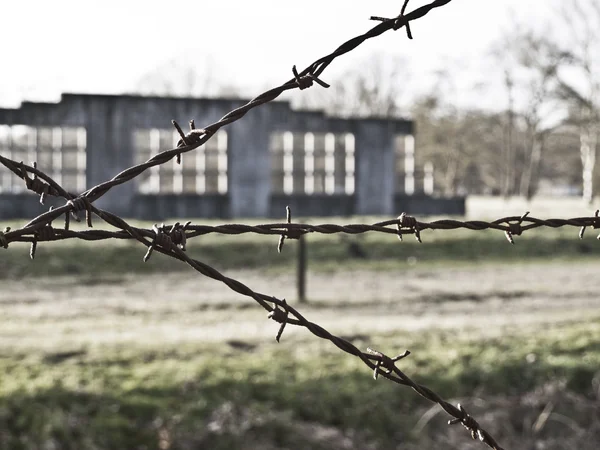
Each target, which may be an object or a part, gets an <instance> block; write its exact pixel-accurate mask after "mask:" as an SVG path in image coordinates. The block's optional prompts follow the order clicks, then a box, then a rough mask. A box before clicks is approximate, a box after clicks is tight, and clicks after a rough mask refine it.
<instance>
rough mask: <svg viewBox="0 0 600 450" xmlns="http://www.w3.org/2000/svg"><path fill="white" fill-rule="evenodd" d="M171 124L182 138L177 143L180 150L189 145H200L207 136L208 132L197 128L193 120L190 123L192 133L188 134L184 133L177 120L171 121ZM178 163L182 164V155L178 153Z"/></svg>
mask: <svg viewBox="0 0 600 450" xmlns="http://www.w3.org/2000/svg"><path fill="white" fill-rule="evenodd" d="M171 123H172V124H173V126H174V127H175V129H176V130H177V133H178V134H179V137H180V138H181V139H179V141H177V147H178V148H179V147H184V146H187V145H195V144H199V143H200V142H201V140H202V138H204V137H205V136H206V134H207V131H206V130H205V129H204V128H196V124H195V123H194V120H193V119H192V120H190V121H189V124H190V132H189V133H187V134H185V133H184V132H183V130H182V129H181V127H180V126H179V124H178V123H177V122H176V121H175V120H171ZM176 161H177V164H181V153H177V159H176Z"/></svg>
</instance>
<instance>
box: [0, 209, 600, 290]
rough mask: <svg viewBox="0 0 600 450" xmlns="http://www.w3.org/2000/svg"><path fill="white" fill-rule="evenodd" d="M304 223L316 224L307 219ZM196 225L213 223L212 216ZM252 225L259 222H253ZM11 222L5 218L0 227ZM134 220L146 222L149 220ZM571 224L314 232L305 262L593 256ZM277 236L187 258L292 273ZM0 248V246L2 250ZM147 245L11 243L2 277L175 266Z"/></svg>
mask: <svg viewBox="0 0 600 450" xmlns="http://www.w3.org/2000/svg"><path fill="white" fill-rule="evenodd" d="M374 221H376V219H374V218H353V219H347V220H344V219H341V218H336V219H331V220H330V222H332V223H358V222H363V223H370V222H374ZM306 222H307V223H322V220H318V219H306ZM194 223H210V224H216V223H217V222H215V221H214V220H211V221H206V220H204V221H203V220H197V221H194ZM251 223H257V222H256V221H252V222H251ZM4 225H12V226H14V225H15V224H14V223H10V224H8V223H3V224H0V226H4ZM136 225H139V226H145V227H150V226H151V225H150V224H148V223H141V222H136ZM577 231H578V230H577V229H575V228H561V229H537V230H531V231H529V232H527V233H525V234H523V235H522V236H515V241H516V243H515V245H510V244H509V243H508V242H507V240H506V238H505V237H504V234H503V233H502V232H499V231H489V230H488V231H469V230H451V231H441V230H435V231H431V230H430V231H424V232H423V233H422V238H423V243H422V244H419V243H417V242H416V241H415V239H414V238H413V237H412V236H407V237H405V239H404V241H403V242H398V239H397V238H396V237H395V236H393V235H384V234H380V233H367V234H362V235H341V234H335V235H320V234H310V235H308V236H307V237H306V240H307V244H308V245H307V248H308V262H309V265H310V266H312V267H316V266H318V267H319V270H320V271H331V270H336V269H339V268H340V267H344V268H346V269H369V270H397V269H406V268H407V267H411V266H414V265H416V264H418V265H421V266H422V265H439V264H442V265H447V264H448V263H451V264H453V265H454V264H482V263H487V262H492V263H496V262H509V263H510V262H526V261H534V262H542V261H552V260H554V261H556V260H566V261H568V260H574V259H577V260H596V259H597V257H598V255H600V242H598V241H597V240H595V239H594V235H593V232H592V231H588V233H587V235H586V236H585V239H583V240H580V239H578V238H577ZM277 241H278V237H277V236H260V235H253V234H244V235H237V236H226V235H218V234H209V235H205V236H201V237H198V238H195V239H193V240H191V241H190V242H189V243H188V253H189V255H190V256H191V257H193V258H196V259H199V260H201V261H203V262H206V263H208V264H211V265H213V266H214V267H216V268H217V269H219V270H224V269H236V268H253V269H264V270H269V271H278V270H290V269H291V268H293V267H294V266H295V264H296V252H297V244H296V242H294V241H292V240H288V241H287V243H286V245H285V247H284V250H283V252H282V253H281V254H279V253H277ZM0 250H1V249H0ZM145 253H146V249H145V247H143V246H142V245H141V244H139V243H137V242H134V241H116V240H111V241H105V242H85V241H78V240H69V241H64V242H52V243H42V244H40V245H39V246H38V250H37V254H36V259H35V260H34V261H31V260H30V259H29V257H28V246H27V245H25V244H19V243H13V244H11V246H10V249H9V251H2V252H1V253H0V277H3V278H7V277H16V278H21V277H29V276H55V275H87V276H89V277H93V276H96V277H98V276H102V275H111V274H112V275H115V276H120V275H122V274H124V273H132V274H144V273H157V272H162V273H164V272H171V271H176V270H180V267H181V266H180V264H178V263H174V262H173V261H172V260H170V259H168V258H164V257H153V258H151V259H150V260H149V261H148V262H147V263H145V264H144V263H143V262H142V257H143V256H144V254H145Z"/></svg>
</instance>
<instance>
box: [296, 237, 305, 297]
mask: <svg viewBox="0 0 600 450" xmlns="http://www.w3.org/2000/svg"><path fill="white" fill-rule="evenodd" d="M305 239H306V238H305V236H300V238H299V239H298V263H297V265H296V287H297V290H298V302H299V303H306V240H305Z"/></svg>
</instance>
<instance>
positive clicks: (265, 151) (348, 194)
mask: <svg viewBox="0 0 600 450" xmlns="http://www.w3.org/2000/svg"><path fill="white" fill-rule="evenodd" d="M243 103H245V102H244V101H242V100H239V99H235V100H234V99H204V98H165V97H142V96H133V95H114V96H113V95H80V94H63V95H62V98H61V100H60V102H58V103H33V102H24V103H23V104H22V105H21V106H20V107H19V108H17V109H0V154H2V155H4V156H6V157H9V158H12V159H14V160H17V161H20V160H22V161H24V162H26V163H31V162H33V161H36V162H37V165H38V168H39V169H41V170H43V171H44V172H46V173H47V174H49V175H51V176H52V177H53V178H54V179H55V181H57V182H58V183H59V184H61V185H62V186H63V187H64V188H65V189H67V190H68V191H69V192H72V193H80V192H82V191H84V190H85V189H86V188H89V187H92V186H94V185H96V184H99V183H101V182H103V181H106V180H108V179H110V178H112V177H113V176H115V175H116V174H117V173H119V172H121V171H123V170H125V169H126V168H128V167H130V166H132V165H134V164H137V163H140V162H143V161H145V160H147V159H148V158H150V157H151V156H152V155H154V154H156V153H158V152H159V151H162V150H167V149H170V148H173V147H174V146H175V142H177V140H178V139H179V136H178V135H177V134H176V132H175V130H174V129H173V127H172V126H171V122H170V121H171V120H172V119H175V120H177V121H178V122H179V123H180V124H182V125H183V124H187V122H188V120H190V119H194V120H195V122H196V124H197V125H198V126H200V127H201V126H204V125H207V124H210V123H213V122H216V121H217V120H218V119H219V118H220V117H222V116H223V115H224V114H226V113H227V112H229V111H230V110H232V109H234V108H236V107H238V106H240V105H242V104H243ZM413 133H414V130H413V124H412V122H411V121H408V120H398V119H377V118H370V119H343V118H336V117H330V116H327V115H325V114H324V113H322V112H315V111H298V110H294V109H292V108H291V107H290V105H289V103H287V102H271V103H269V104H266V105H262V106H260V107H258V108H256V109H254V110H252V111H250V112H249V113H248V114H247V115H246V116H245V117H244V118H243V119H241V120H239V121H238V122H235V123H233V124H231V125H229V126H227V127H225V128H223V129H222V130H220V131H219V132H218V133H217V134H216V135H215V136H213V138H212V139H211V140H209V141H208V142H207V143H206V145H204V146H202V147H200V148H198V149H196V150H195V151H193V152H190V153H187V154H184V155H183V158H182V159H183V161H182V164H181V165H178V164H176V163H175V160H173V161H170V162H169V163H167V164H164V165H162V166H160V167H154V168H152V169H150V170H148V171H147V172H145V173H144V174H142V175H141V176H139V177H138V178H136V179H135V180H134V181H132V182H130V183H126V184H124V185H121V186H118V187H116V188H114V189H112V190H111V191H110V192H109V193H107V194H106V195H105V196H104V197H102V198H101V199H99V200H98V201H97V202H96V204H97V206H99V207H101V208H103V209H106V210H109V211H111V212H113V213H116V214H119V215H122V216H124V217H132V218H140V219H148V220H157V221H158V220H161V219H166V218H175V217H177V218H185V217H190V218H194V217H218V218H233V217H280V216H282V215H284V213H285V206H286V205H290V206H291V208H292V211H293V212H294V215H295V216H299V215H300V216H327V215H354V214H377V215H398V214H399V213H400V212H402V211H406V212H408V213H411V214H434V213H436V214H462V213H464V199H438V198H433V197H431V196H430V195H427V194H430V193H431V192H423V189H424V188H425V189H427V190H428V191H431V190H432V189H433V179H432V178H431V176H429V178H428V177H427V176H425V180H423V179H422V178H423V177H422V176H421V177H420V178H419V177H418V176H416V175H415V174H416V172H415V164H414V138H413ZM62 203H64V201H63V200H60V201H57V202H55V204H62ZM49 204H52V202H49ZM46 208H47V205H46V206H45V207H44V206H42V205H40V204H39V202H38V199H37V197H36V196H34V195H33V194H31V193H29V192H27V190H26V189H25V186H24V183H23V182H22V180H20V179H19V178H18V177H16V176H14V175H13V174H12V173H11V172H10V171H8V170H7V169H6V168H4V167H1V166H0V218H1V219H8V218H23V217H32V216H35V215H37V214H39V213H41V212H43V211H44V210H46Z"/></svg>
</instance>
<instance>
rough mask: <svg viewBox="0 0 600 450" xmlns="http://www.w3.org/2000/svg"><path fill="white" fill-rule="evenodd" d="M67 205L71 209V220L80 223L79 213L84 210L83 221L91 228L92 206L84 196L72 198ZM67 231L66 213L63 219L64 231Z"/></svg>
mask: <svg viewBox="0 0 600 450" xmlns="http://www.w3.org/2000/svg"><path fill="white" fill-rule="evenodd" d="M67 205H69V206H70V207H71V214H72V215H73V218H74V219H75V220H76V221H77V222H80V221H81V219H80V218H79V214H78V213H79V211H84V210H85V221H86V224H87V226H88V227H90V228H91V227H92V204H91V203H90V201H89V200H88V198H87V197H85V196H80V197H76V198H73V199H71V200H69V201H67ZM68 229H69V214H68V213H67V215H66V217H65V230H68Z"/></svg>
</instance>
